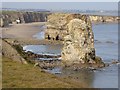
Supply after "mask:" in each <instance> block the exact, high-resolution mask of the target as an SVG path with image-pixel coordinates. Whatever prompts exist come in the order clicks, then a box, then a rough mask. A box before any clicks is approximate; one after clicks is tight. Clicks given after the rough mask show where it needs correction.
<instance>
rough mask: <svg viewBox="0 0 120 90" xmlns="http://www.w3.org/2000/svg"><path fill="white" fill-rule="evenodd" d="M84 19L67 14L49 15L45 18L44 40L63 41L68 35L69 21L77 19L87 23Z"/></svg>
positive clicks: (80, 16)
mask: <svg viewBox="0 0 120 90" xmlns="http://www.w3.org/2000/svg"><path fill="white" fill-rule="evenodd" d="M85 17H86V15H81V14H68V13H67V14H64V13H53V14H51V15H49V16H48V18H47V30H46V32H45V38H46V39H49V40H63V41H64V36H66V35H67V34H68V30H67V24H68V23H69V22H70V20H72V19H74V18H78V19H81V20H84V21H85V22H87V19H86V18H85ZM88 23H89V22H88Z"/></svg>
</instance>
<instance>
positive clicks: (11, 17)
mask: <svg viewBox="0 0 120 90" xmlns="http://www.w3.org/2000/svg"><path fill="white" fill-rule="evenodd" d="M49 14H50V13H49V12H22V11H21V12H17V11H3V12H2V15H1V16H0V19H1V21H0V26H1V27H5V26H8V25H9V24H15V23H17V22H16V20H20V23H31V22H45V21H46V20H47V15H49Z"/></svg>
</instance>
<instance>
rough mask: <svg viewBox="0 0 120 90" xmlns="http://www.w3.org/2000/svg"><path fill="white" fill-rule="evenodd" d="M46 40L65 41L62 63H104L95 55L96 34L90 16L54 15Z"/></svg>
mask: <svg viewBox="0 0 120 90" xmlns="http://www.w3.org/2000/svg"><path fill="white" fill-rule="evenodd" d="M45 36H46V39H51V40H63V44H64V45H63V49H62V52H61V56H62V62H63V63H64V64H67V65H72V64H79V63H82V64H85V63H89V64H97V63H102V64H103V62H102V60H101V58H100V57H97V56H96V55H95V48H94V34H93V31H92V25H91V21H90V18H89V16H88V15H81V14H64V13H54V14H52V15H50V16H48V21H47V30H46V33H45Z"/></svg>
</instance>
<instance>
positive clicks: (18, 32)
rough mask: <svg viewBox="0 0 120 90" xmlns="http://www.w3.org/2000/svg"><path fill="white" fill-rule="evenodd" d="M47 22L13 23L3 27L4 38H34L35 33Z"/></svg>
mask: <svg viewBox="0 0 120 90" xmlns="http://www.w3.org/2000/svg"><path fill="white" fill-rule="evenodd" d="M43 25H45V22H35V23H26V24H13V25H10V26H9V27H6V28H2V38H33V35H35V34H36V33H38V32H40V31H41V28H40V27H41V26H43Z"/></svg>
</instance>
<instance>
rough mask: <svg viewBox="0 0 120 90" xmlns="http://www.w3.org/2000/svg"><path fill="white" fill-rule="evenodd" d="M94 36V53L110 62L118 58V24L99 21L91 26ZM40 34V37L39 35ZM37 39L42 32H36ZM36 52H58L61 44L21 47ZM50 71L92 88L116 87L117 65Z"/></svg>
mask: <svg viewBox="0 0 120 90" xmlns="http://www.w3.org/2000/svg"><path fill="white" fill-rule="evenodd" d="M92 29H93V32H94V38H95V49H96V55H97V56H100V57H101V58H102V59H103V61H104V62H107V63H110V62H112V60H118V24H117V23H101V24H93V26H92ZM40 35H42V37H41V36H40ZM37 36H38V39H43V37H44V34H43V32H40V33H38V34H37ZM23 49H24V50H26V51H32V52H34V53H37V54H41V53H42V54H60V52H61V49H62V46H61V45H55V46H53V45H27V46H25V47H24V48H23ZM48 72H50V73H54V74H55V73H59V75H58V74H57V75H58V76H62V77H65V76H71V77H74V78H76V77H77V79H76V80H79V81H81V82H85V83H87V84H88V86H89V87H94V88H118V65H117V64H115V65H110V66H109V67H105V68H102V69H100V70H96V71H92V72H91V71H82V72H75V71H69V70H65V69H61V68H55V69H53V70H48Z"/></svg>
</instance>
